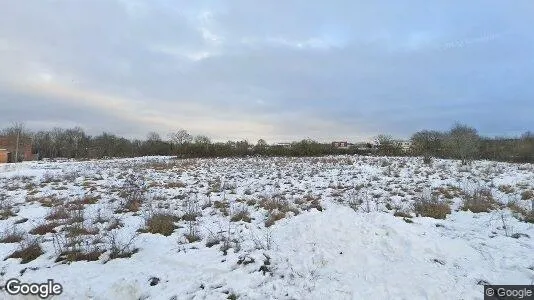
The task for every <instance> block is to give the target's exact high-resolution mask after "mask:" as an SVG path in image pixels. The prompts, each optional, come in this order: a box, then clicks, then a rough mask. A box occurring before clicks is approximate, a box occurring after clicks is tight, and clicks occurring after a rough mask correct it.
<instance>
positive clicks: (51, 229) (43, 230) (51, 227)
mask: <svg viewBox="0 0 534 300" xmlns="http://www.w3.org/2000/svg"><path fill="white" fill-rule="evenodd" d="M59 225H60V224H59V223H56V222H50V223H43V224H41V225H37V226H36V227H34V228H33V229H32V230H30V234H35V235H45V234H47V233H56V230H55V228H56V227H58V226H59Z"/></svg>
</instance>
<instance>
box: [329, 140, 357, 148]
mask: <svg viewBox="0 0 534 300" xmlns="http://www.w3.org/2000/svg"><path fill="white" fill-rule="evenodd" d="M351 146H354V144H351V143H349V142H346V141H345V142H332V147H334V148H336V149H349V148H350V147H351Z"/></svg>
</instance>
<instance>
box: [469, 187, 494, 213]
mask: <svg viewBox="0 0 534 300" xmlns="http://www.w3.org/2000/svg"><path fill="white" fill-rule="evenodd" d="M497 206H498V203H497V202H496V201H495V199H494V198H493V195H492V194H491V191H490V190H489V189H486V188H478V189H476V190H475V191H474V192H473V193H472V194H467V195H466V196H465V198H464V201H463V204H462V210H464V211H467V210H469V211H471V212H473V213H481V212H489V211H491V210H493V209H495V208H497Z"/></svg>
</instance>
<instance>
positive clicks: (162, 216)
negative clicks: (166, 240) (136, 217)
mask: <svg viewBox="0 0 534 300" xmlns="http://www.w3.org/2000/svg"><path fill="white" fill-rule="evenodd" d="M177 221H178V218H177V217H176V216H175V215H173V214H171V213H164V212H159V213H154V214H152V215H150V216H149V217H147V218H146V219H145V225H146V232H149V233H153V234H161V235H164V236H169V235H171V234H172V233H173V232H174V229H176V226H175V225H174V222H177Z"/></svg>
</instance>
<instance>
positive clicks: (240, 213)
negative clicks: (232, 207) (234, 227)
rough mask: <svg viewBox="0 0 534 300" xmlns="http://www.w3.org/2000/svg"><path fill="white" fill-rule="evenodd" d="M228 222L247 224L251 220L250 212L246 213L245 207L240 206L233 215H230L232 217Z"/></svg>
mask: <svg viewBox="0 0 534 300" xmlns="http://www.w3.org/2000/svg"><path fill="white" fill-rule="evenodd" d="M230 221H232V222H239V221H243V222H247V223H250V222H251V221H252V219H251V218H250V212H249V211H248V209H247V207H246V206H242V207H240V208H238V209H237V210H236V211H234V213H233V214H232V217H231V218H230Z"/></svg>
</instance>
